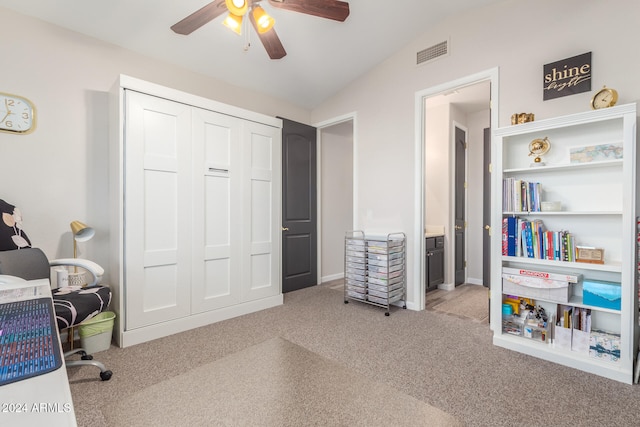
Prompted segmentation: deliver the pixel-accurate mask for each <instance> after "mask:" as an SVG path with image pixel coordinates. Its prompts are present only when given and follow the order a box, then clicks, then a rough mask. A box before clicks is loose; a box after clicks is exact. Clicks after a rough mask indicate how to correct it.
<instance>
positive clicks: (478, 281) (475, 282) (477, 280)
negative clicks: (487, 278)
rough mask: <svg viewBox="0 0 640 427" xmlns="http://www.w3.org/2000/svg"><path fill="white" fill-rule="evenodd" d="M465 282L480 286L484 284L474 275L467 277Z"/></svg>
mask: <svg viewBox="0 0 640 427" xmlns="http://www.w3.org/2000/svg"><path fill="white" fill-rule="evenodd" d="M467 283H469V284H471V285H480V286H482V285H483V284H484V281H483V280H482V279H476V278H474V277H467Z"/></svg>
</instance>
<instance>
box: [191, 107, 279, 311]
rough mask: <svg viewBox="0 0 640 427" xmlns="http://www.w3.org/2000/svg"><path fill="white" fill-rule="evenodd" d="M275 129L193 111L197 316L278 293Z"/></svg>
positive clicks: (194, 298)
mask: <svg viewBox="0 0 640 427" xmlns="http://www.w3.org/2000/svg"><path fill="white" fill-rule="evenodd" d="M278 136H279V129H276V128H273V127H271V126H266V125H263V124H260V123H256V122H251V121H247V120H243V119H238V118H235V117H231V116H227V115H224V114H219V113H215V112H212V111H208V110H203V109H194V111H193V141H194V144H193V155H194V171H195V174H196V176H195V180H194V185H193V189H194V237H193V243H194V245H193V287H192V310H193V312H194V313H196V312H203V311H208V310H213V309H217V308H222V307H228V306H231V305H233V304H236V303H240V302H246V301H251V300H255V299H259V298H265V297H269V296H273V295H277V294H278V293H279V292H280V283H279V282H280V280H279V277H280V275H279V268H280V261H279V260H280V256H279V253H280V240H279V239H280V231H279V226H280V218H279V216H277V215H276V213H277V212H279V205H280V191H279V188H280V187H279V186H280V179H279V173H276V172H275V171H278V170H279V165H280V150H281V148H280V143H279V138H278Z"/></svg>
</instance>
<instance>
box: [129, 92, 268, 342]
mask: <svg viewBox="0 0 640 427" xmlns="http://www.w3.org/2000/svg"><path fill="white" fill-rule="evenodd" d="M125 99H126V112H125V114H126V124H125V163H126V166H125V174H126V178H125V221H124V224H125V259H126V264H125V289H126V291H125V293H126V301H125V304H126V313H127V316H126V319H125V320H126V328H127V329H135V328H139V327H143V326H148V325H152V324H156V323H161V322H165V321H169V320H174V319H177V318H180V317H186V316H190V315H192V314H196V313H202V312H205V311H209V310H215V309H219V308H223V307H229V306H233V305H234V304H239V303H242V302H246V301H250V300H254V299H259V298H264V297H268V296H273V295H277V294H278V293H279V292H280V283H279V277H280V276H279V265H280V218H279V216H278V212H279V211H280V210H279V205H280V190H279V187H280V176H279V173H276V172H277V171H279V170H280V150H281V148H280V144H279V129H277V128H274V127H271V126H267V125H263V124H260V123H255V122H251V121H247V120H244V119H240V118H237V117H233V116H229V115H225V114H221V113H217V112H213V111H209V110H204V109H200V108H196V107H192V106H188V105H185V104H180V103H177V102H173V101H168V100H165V99H161V98H157V97H154V96H149V95H145V94H141V93H137V92H132V91H127V93H126V97H125Z"/></svg>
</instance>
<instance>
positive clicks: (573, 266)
mask: <svg viewBox="0 0 640 427" xmlns="http://www.w3.org/2000/svg"><path fill="white" fill-rule="evenodd" d="M502 260H503V262H505V263H515V264H525V265H529V266H537V267H540V268H545V267H557V268H560V269H563V270H567V271H576V270H591V271H605V272H611V273H621V272H622V263H621V262H619V261H618V262H607V263H606V264H589V263H583V262H568V261H554V260H548V259H539V258H527V257H521V256H503V257H502Z"/></svg>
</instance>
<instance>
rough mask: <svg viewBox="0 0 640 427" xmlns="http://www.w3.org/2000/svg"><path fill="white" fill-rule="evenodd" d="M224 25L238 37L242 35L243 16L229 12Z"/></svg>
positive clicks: (223, 22)
mask: <svg viewBox="0 0 640 427" xmlns="http://www.w3.org/2000/svg"><path fill="white" fill-rule="evenodd" d="M222 24H223V25H224V26H225V27H227V28H229V29H230V30H231V31H233V32H235V33H236V34H238V35H241V34H242V16H238V15H234V14H233V13H231V12H229V14H228V15H227V17H226V18H224V21H222Z"/></svg>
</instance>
